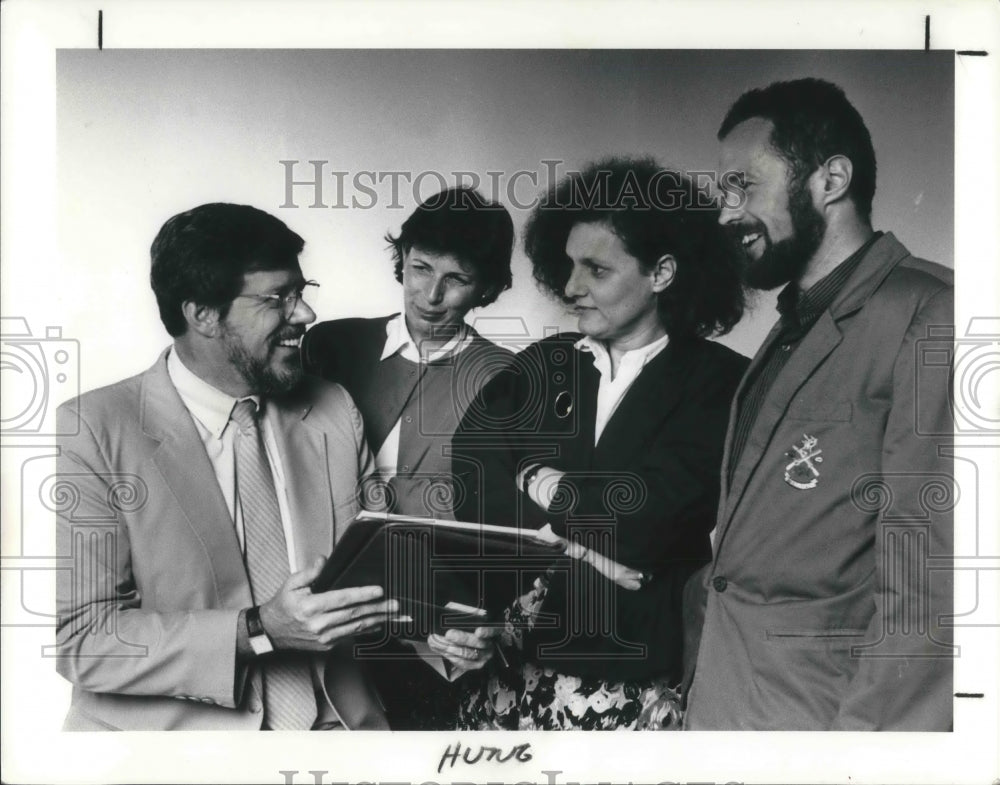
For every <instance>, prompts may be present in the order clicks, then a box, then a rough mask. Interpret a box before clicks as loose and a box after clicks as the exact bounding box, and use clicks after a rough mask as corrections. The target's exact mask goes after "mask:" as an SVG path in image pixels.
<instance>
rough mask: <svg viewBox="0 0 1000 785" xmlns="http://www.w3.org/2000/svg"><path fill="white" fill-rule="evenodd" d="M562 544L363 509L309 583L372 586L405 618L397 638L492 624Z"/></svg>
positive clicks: (506, 530)
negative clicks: (392, 601)
mask: <svg viewBox="0 0 1000 785" xmlns="http://www.w3.org/2000/svg"><path fill="white" fill-rule="evenodd" d="M564 550H565V548H564V544H563V543H562V542H561V541H557V540H555V539H553V538H552V537H550V536H546V535H545V534H544V533H539V532H538V531H536V530H533V529H517V528H514V527H504V526H490V525H486V524H475V523H463V522H457V521H442V520H436V519H432V518H415V517H409V516H399V515H389V514H386V513H371V512H362V513H361V514H360V515H358V517H357V518H355V520H354V521H353V522H352V523H351V524H350V526H348V528H347V530H346V531H345V532H344V535H343V536H342V537H341V539H340V541H339V542H338V543H337V545H336V547H335V548H334V550H333V553H331V554H330V558H329V559H328V560H327V562H326V565H325V566H324V568H323V571H322V572H321V573H320V574H319V576H318V577H317V578H316V580H315V581H313V583H312V586H311V588H312V590H313V592H321V591H329V590H330V589H343V588H348V587H351V586H371V585H378V586H382V587H383V588H384V589H385V594H386V597H389V598H393V599H396V600H398V601H399V604H400V610H399V613H400V615H403V616H409V617H410V618H412V619H413V622H412V623H409V622H408V623H407V625H406V627H407V629H405V630H398V631H397V632H398V634H401V635H403V636H404V637H414V638H423V637H426V635H428V634H430V633H431V632H437V633H441V632H443V631H444V630H447V629H449V628H452V627H459V628H466V629H471V628H475V627H477V626H486V625H488V624H490V623H497V622H498V621H499V620H500V619H501V618H502V613H503V610H504V609H505V608H506V607H507V606H508V605H510V603H511V602H512V601H513V600H514V599H515V598H516V597H517V596H518V595H519V594H520V593H521V591H522V589H523V586H524V585H525V584H528V585H530V583H531V581H532V580H533V579H534V577H535V576H537V575H539V574H541V573H543V572H544V571H545V570H546V568H548V567H549V566H551V565H552V564H553V563H554V562H556V561H558V560H560V559H563V558H567V557H565V555H564Z"/></svg>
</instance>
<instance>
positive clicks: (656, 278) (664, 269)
mask: <svg viewBox="0 0 1000 785" xmlns="http://www.w3.org/2000/svg"><path fill="white" fill-rule="evenodd" d="M676 274H677V260H676V259H674V257H673V256H671V255H670V254H668V253H665V254H663V256H661V257H660V258H659V259H657V260H656V264H654V265H653V270H652V272H650V280H651V281H652V284H653V291H654V292H656V293H657V294H659V293H660V292H662V291H663V290H664V289H666V288H667V287H668V286H670V284H672V283H673V282H674V276H675V275H676Z"/></svg>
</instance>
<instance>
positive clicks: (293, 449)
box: [271, 401, 347, 569]
mask: <svg viewBox="0 0 1000 785" xmlns="http://www.w3.org/2000/svg"><path fill="white" fill-rule="evenodd" d="M271 405H272V406H273V407H274V411H275V417H274V420H273V422H274V423H275V424H276V427H275V429H274V431H275V433H274V438H275V442H277V445H278V452H279V454H280V457H281V465H282V466H283V467H284V470H285V486H286V488H287V496H288V509H289V511H290V513H291V516H292V528H293V531H294V532H295V556H296V563H297V564H298V566H299V569H302V568H304V567H306V566H308V564H309V562H310V561H312V560H313V559H315V558H316V556H318V555H323V556H327V555H329V553H330V550H331V549H332V547H333V543H334V531H333V526H334V524H333V502H332V497H331V493H332V491H331V489H330V478H329V476H328V473H327V466H328V465H329V462H328V460H327V447H326V438H325V436H324V434H323V432H322V431H321V430H319V429H317V428H314V427H312V425H310V423H309V420H308V415H309V411H310V409H311V407H310V406H308V405H302V404H299V405H284V404H282V403H279V402H277V401H272V402H271ZM346 523H347V522H346V521H345V524H346ZM339 534H340V532H337V535H338V536H339Z"/></svg>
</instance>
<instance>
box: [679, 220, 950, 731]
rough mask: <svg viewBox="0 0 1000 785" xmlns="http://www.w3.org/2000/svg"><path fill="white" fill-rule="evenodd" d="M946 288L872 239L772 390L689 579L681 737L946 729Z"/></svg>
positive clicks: (945, 277)
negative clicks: (800, 464) (704, 561)
mask: <svg viewBox="0 0 1000 785" xmlns="http://www.w3.org/2000/svg"><path fill="white" fill-rule="evenodd" d="M951 277H952V273H951V271H950V270H948V269H946V268H943V267H941V266H939V265H936V264H932V263H930V262H926V261H923V260H922V259H916V258H914V257H913V256H911V255H910V253H909V252H908V251H907V250H906V249H905V248H904V247H903V246H902V245H900V243H899V242H898V241H897V240H896V238H895V237H893V236H892V235H891V234H886V235H884V236H882V237H881V238H879V239H878V240H877V241H876V242H875V243H874V245H872V247H871V248H870V249H869V250H868V251H867V253H866V254H865V256H864V258H863V259H862V261H861V263H860V265H859V266H858V268H857V269H856V270H855V271H854V273H853V274H852V276H851V277H850V278H849V279H848V281H847V283H846V284H845V285H844V287H843V289H842V290H841V291H840V293H839V294H838V295H837V296H836V298H835V299H834V302H833V303H832V304H831V306H830V308H829V309H828V310H827V311H826V312H825V313H823V314H822V315H821V316H820V318H819V320H818V321H817V322H816V323H815V324H814V325H813V327H812V329H811V330H810V331H809V333H808V334H807V335H806V336H805V337H804V338H803V339H802V341H801V343H800V344H799V345H798V348H797V349H796V350H795V352H794V354H793V355H792V356H791V357H790V358H789V360H788V363H787V364H786V365H785V366H784V368H783V369H782V370H781V372H780V373H779V374H778V376H777V377H776V378H775V380H774V383H773V385H772V387H771V389H770V391H769V393H768V395H767V398H766V399H765V401H764V404H763V406H762V407H761V410H760V413H759V415H758V417H757V420H756V422H755V423H754V425H753V429H752V430H751V432H750V435H749V438H748V440H747V443H746V447H745V448H744V450H743V452H742V454H741V455H740V459H739V462H738V463H737V464H736V466H735V467H734V471H733V480H732V484H731V485H729V486H728V487H725V486H724V487H723V489H722V503H721V505H720V508H719V517H718V528H717V529H716V534H715V558H714V560H713V562H712V564H711V566H710V567H709V568H708V569H707V570H706V571H705V574H704V575H703V576H701V580H699V581H697V582H696V581H694V580H692V582H691V583H692V585H691V589H692V590H699V592H698V593H700V595H701V603H700V613H701V614H704V625H703V629H702V631H701V645H700V649H697V650H695V649H693V648H692V649H691V653H692V654H694V653H697V661H696V663H695V662H691V663H690V664H691V665H692V666H694V674H693V685H692V687H691V690H690V694H689V697H688V709H687V715H686V724H687V726H688V727H690V728H692V729H695V730H702V729H704V730H710V729H734V730H736V729H748V730H947V729H948V727H949V726H950V723H951V705H952V697H951V694H952V649H951V646H950V639H951V635H950V630H949V628H948V623H949V619H950V616H949V614H950V613H951V605H952V603H951V597H952V572H951V566H950V562H949V561H947V560H948V559H950V557H951V554H952V513H951V510H952V507H953V505H954V502H955V498H954V492H953V490H952V483H953V470H952V459H951V457H950V456H951V453H950V451H949V444H950V442H951V433H952V420H951V402H950V397H949V391H950V387H951V385H950V382H949V364H950V358H951V354H952V340H953V339H952V335H953V326H952V325H953V321H954V317H953V314H952V307H953V290H952V287H951ZM777 334H778V328H777V327H776V328H775V329H774V330H772V332H771V334H770V335H769V336H768V337H767V338H766V339H765V341H764V345H763V346H762V347H761V349H760V351H759V352H758V353H757V356H756V357H755V359H754V363H753V365H752V366H751V372H752V370H753V368H754V367H755V366H757V365H758V364H759V363H760V362H761V360H762V358H763V356H764V354H765V352H766V351H767V350H768V348H769V347H770V346H771V345H772V344H773V342H774V340H775V339H776V336H777ZM807 435H808V436H809V437H812V438H814V439H815V440H816V442H815V445H814V446H813V447H812V449H811V450H810V452H815V451H816V450H820V451H821V453H819V454H818V455H817V456H816V457H817V458H819V459H821V460H820V461H816V460H815V459H813V460H814V464H813V465H814V467H815V468H816V470H817V471H818V476H816V477H815V480H816V482H815V485H814V486H813V487H796V486H794V485H792V484H790V483H789V482H788V481H787V480H786V479H785V472H786V471H788V466H789V465H790V463H791V462H792V461H793V459H794V458H795V453H794V452H793V448H794V447H795V446H801V445H802V442H803V439H804V438H805V437H806V436H807ZM732 438H733V434H732V428H730V432H729V434H728V436H727V440H726V454H727V458H726V460H727V461H728V454H729V450H730V445H731V443H732ZM723 475H724V476H725V472H724V473H723ZM792 479H795V478H794V477H793V478H792ZM800 485H806V486H808V485H809V483H800ZM934 559H938V560H940V561H939V565H940V566H938V567H937V568H935V567H934V566H933V565H932V562H931V560H934ZM689 607H690V608H692V610H694V611H695V612H694V613H692V614H691V618H692V628H693V631H695V632H696V631H697V628H698V619H697V617H698V610H699V604H698V603H689Z"/></svg>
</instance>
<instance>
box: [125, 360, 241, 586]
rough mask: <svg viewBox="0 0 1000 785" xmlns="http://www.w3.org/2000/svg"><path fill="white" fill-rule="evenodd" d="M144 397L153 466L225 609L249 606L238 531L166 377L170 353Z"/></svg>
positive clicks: (148, 379)
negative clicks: (152, 444) (212, 575)
mask: <svg viewBox="0 0 1000 785" xmlns="http://www.w3.org/2000/svg"><path fill="white" fill-rule="evenodd" d="M141 397H142V404H141V406H142V410H141V412H140V415H139V416H140V421H141V425H142V429H143V432H144V433H145V434H146V435H147V436H149V437H150V438H153V439H156V440H157V441H159V442H160V446H159V447H158V448H157V449H156V451H155V452H154V453H153V462H154V463H155V464H156V467H157V469H158V470H159V472H160V474H161V475H162V477H163V479H164V481H165V482H166V484H167V486H168V487H169V488H170V490H171V492H172V493H173V495H174V500H175V501H176V503H177V506H178V508H179V509H180V510H181V512H182V513H183V514H184V517H185V518H187V521H188V524H189V525H190V526H191V528H192V529H194V531H195V533H196V534H197V535H198V539H199V540H200V541H201V543H202V545H203V547H204V549H205V553H206V555H207V556H208V558H209V560H210V561H211V563H212V566H213V568H214V569H215V574H216V586H217V588H218V590H219V592H220V595H221V596H220V604H221V605H222V606H232V605H234V604H237V603H238V604H247V603H249V602H250V584H249V581H248V580H247V574H246V568H245V567H244V564H243V554H242V553H241V551H240V544H239V539H238V538H237V536H236V527H235V525H234V523H233V519H232V516H231V515H230V514H229V508H228V507H227V506H226V500H225V498H224V497H223V495H222V489H221V488H220V487H219V483H218V482H216V481H215V470H214V469H213V468H212V464H211V462H210V461H209V460H208V454H207V453H206V452H205V449H204V446H203V445H202V442H201V437H200V436H199V435H198V431H197V429H196V428H195V424H194V421H193V420H192V419H191V415H190V414H189V413H188V411H187V409H186V408H185V406H184V403H183V401H181V398H180V396H179V395H178V394H177V391H176V389H174V385H173V382H172V381H171V380H170V376H169V374H168V373H167V362H166V352H164V354H163V355H161V356H160V359H159V360H158V361H157V363H156V365H154V366H153V367H152V368H151V369H150V370H149V371H148V372H147V373H146V375H145V376H144V378H143V380H142V391H141Z"/></svg>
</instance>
